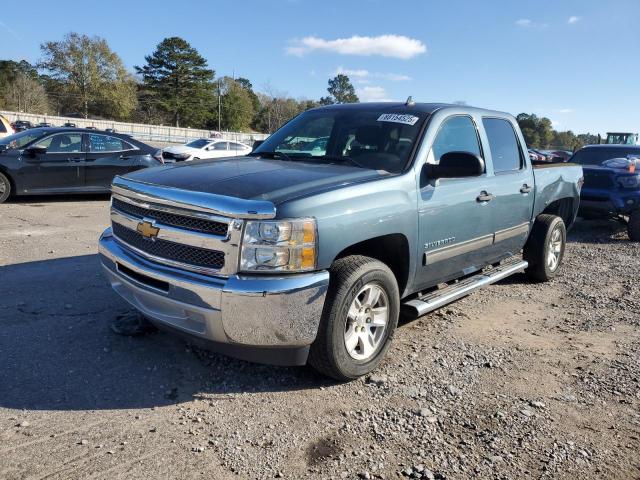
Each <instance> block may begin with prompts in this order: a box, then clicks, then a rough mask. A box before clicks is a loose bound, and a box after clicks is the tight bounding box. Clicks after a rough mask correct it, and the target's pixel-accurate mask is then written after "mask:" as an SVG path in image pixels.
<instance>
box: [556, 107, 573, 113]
mask: <svg viewBox="0 0 640 480" xmlns="http://www.w3.org/2000/svg"><path fill="white" fill-rule="evenodd" d="M571 112H573V109H572V108H560V109H558V113H571Z"/></svg>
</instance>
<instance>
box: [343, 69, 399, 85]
mask: <svg viewBox="0 0 640 480" xmlns="http://www.w3.org/2000/svg"><path fill="white" fill-rule="evenodd" d="M340 74H342V75H346V76H348V77H350V78H355V79H365V78H382V79H384V80H390V81H392V82H405V81H408V80H411V77H410V76H409V75H403V74H401V73H380V72H370V71H369V70H363V69H360V70H354V69H349V68H343V67H341V66H340V67H338V68H336V71H335V75H340Z"/></svg>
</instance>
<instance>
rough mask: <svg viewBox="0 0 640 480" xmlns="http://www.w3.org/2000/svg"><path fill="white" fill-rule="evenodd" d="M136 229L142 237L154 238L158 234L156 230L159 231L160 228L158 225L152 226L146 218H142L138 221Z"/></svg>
mask: <svg viewBox="0 0 640 480" xmlns="http://www.w3.org/2000/svg"><path fill="white" fill-rule="evenodd" d="M136 230H137V231H138V233H140V234H141V235H142V236H143V237H144V238H148V239H150V240H154V239H155V238H156V237H157V236H158V232H160V229H159V228H158V227H154V226H153V223H151V222H150V221H148V220H143V221H142V222H140V223H138V226H137V228H136Z"/></svg>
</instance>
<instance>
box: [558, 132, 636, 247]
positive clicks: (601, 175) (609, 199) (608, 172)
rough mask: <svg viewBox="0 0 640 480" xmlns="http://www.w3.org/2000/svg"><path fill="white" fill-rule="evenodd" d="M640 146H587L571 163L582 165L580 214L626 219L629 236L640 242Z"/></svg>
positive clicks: (573, 157) (587, 216)
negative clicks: (582, 182)
mask: <svg viewBox="0 0 640 480" xmlns="http://www.w3.org/2000/svg"><path fill="white" fill-rule="evenodd" d="M638 159H640V146H633V145H623V144H619V145H607V144H603V145H588V146H586V147H584V148H581V149H580V150H578V151H577V152H576V153H575V154H574V155H573V156H572V157H571V158H570V159H569V162H571V163H577V164H579V165H582V169H583V170H584V187H583V188H582V193H581V196H580V216H582V217H584V218H615V219H618V220H622V221H625V222H627V230H628V233H629V239H630V240H632V241H634V242H640V161H639V160H638Z"/></svg>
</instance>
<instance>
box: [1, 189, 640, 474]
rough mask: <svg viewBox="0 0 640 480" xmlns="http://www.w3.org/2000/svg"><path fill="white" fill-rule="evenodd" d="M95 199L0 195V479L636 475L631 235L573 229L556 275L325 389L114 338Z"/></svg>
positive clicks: (443, 317)
mask: <svg viewBox="0 0 640 480" xmlns="http://www.w3.org/2000/svg"><path fill="white" fill-rule="evenodd" d="M107 222H108V202H107V201H106V199H105V198H95V197H94V198H91V197H89V198H80V199H78V198H76V199H72V200H61V199H52V198H44V199H39V198H35V199H26V200H20V201H13V202H11V203H8V204H5V205H2V206H0V265H1V266H2V267H0V279H1V281H0V360H1V361H2V368H0V478H11V479H14V478H65V479H66V478H109V479H114V478H133V479H137V478H149V477H151V476H153V477H154V478H193V477H206V478H216V479H227V478H260V479H261V478H323V479H325V478H335V479H342V478H348V479H351V478H387V479H390V478H403V477H409V478H428V479H431V478H436V479H438V478H439V479H445V478H447V479H458V478H459V479H465V478H504V479H512V478H581V479H582V478H639V477H640V409H639V406H640V384H639V378H640V373H639V367H640V333H639V326H640V313H639V308H638V306H639V299H640V286H639V284H638V280H637V279H638V276H637V272H638V271H639V269H640V245H638V244H631V243H629V241H628V240H627V238H626V233H625V231H624V228H623V227H622V226H621V225H619V224H616V223H614V222H602V221H600V222H579V223H578V224H577V225H576V228H574V229H573V230H572V232H571V234H570V237H569V240H570V243H569V245H568V247H567V255H566V263H565V265H564V269H563V274H562V275H561V276H560V277H559V278H557V279H556V280H555V281H553V282H551V283H548V284H532V283H529V282H527V280H526V279H525V278H524V276H522V275H518V276H514V277H512V278H510V279H507V280H506V281H503V282H501V283H499V284H496V285H493V286H491V287H489V288H487V289H485V290H483V291H480V292H477V293H475V294H474V295H472V296H470V297H467V298H465V299H463V300H461V301H458V302H456V303H455V304H453V305H450V306H448V307H445V308H443V309H441V310H439V311H438V312H435V313H432V314H430V315H427V316H424V317H422V318H420V319H418V320H416V321H412V322H406V323H404V324H403V325H402V326H401V327H400V328H399V330H398V332H397V334H396V338H395V340H394V344H393V346H392V348H391V349H390V351H389V355H388V359H387V361H386V362H385V363H384V364H383V366H382V367H381V368H380V369H379V371H377V372H376V373H375V374H374V375H371V376H369V377H367V378H365V379H362V380H358V381H354V382H352V383H349V384H336V383H332V382H330V381H327V380H325V379H323V378H320V377H319V376H317V375H316V374H314V373H313V372H312V371H310V370H309V369H306V368H277V367H269V366H262V365H254V364H250V363H245V362H242V361H238V360H233V359H230V358H226V357H223V356H219V355H215V354H212V353H209V352H206V351H202V350H198V349H196V348H194V347H191V346H189V345H187V344H185V343H184V342H182V341H181V340H178V339H176V338H174V337H172V336H170V335H168V334H165V333H154V334H152V335H148V336H145V337H141V338H128V337H120V336H117V335H115V334H113V333H112V332H111V331H110V330H109V327H108V324H109V321H110V320H112V319H113V318H114V317H115V316H116V315H118V314H122V313H126V312H127V311H128V308H127V306H126V305H125V303H124V302H123V301H121V300H120V299H119V298H118V297H117V296H116V295H115V294H114V293H112V292H111V289H110V288H108V287H107V285H106V282H105V280H104V279H103V278H102V275H101V272H100V269H99V265H98V259H97V256H96V240H97V237H98V234H99V232H100V231H101V230H102V228H104V227H105V226H106V225H107Z"/></svg>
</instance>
